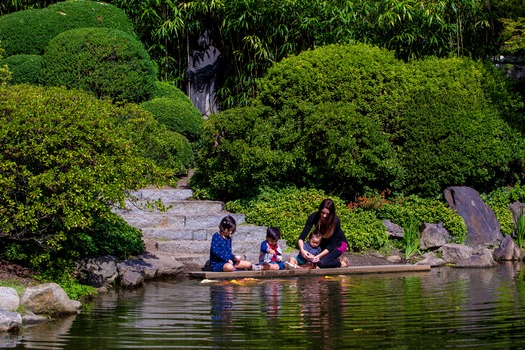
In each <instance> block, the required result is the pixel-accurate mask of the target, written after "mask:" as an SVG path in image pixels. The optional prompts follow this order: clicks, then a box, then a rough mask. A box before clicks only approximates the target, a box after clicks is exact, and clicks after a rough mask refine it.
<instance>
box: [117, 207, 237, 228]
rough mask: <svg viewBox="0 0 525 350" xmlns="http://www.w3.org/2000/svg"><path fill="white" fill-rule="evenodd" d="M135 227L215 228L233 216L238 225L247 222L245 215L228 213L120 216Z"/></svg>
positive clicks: (132, 214) (135, 214)
mask: <svg viewBox="0 0 525 350" xmlns="http://www.w3.org/2000/svg"><path fill="white" fill-rule="evenodd" d="M119 215H120V216H121V217H122V218H123V219H124V220H126V222H127V223H128V224H130V225H131V226H133V227H136V228H139V229H144V228H189V229H193V228H196V229H199V228H209V227H211V228H213V227H216V228H218V227H219V224H220V222H221V220H222V218H223V217H225V216H226V215H231V216H232V217H233V218H234V219H235V221H236V222H237V224H242V223H243V222H244V221H245V217H244V214H234V213H228V212H226V211H224V212H219V213H213V214H202V215H177V214H171V213H143V214H140V213H139V214H137V213H121V214H119Z"/></svg>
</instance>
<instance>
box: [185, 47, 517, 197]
mask: <svg viewBox="0 0 525 350" xmlns="http://www.w3.org/2000/svg"><path fill="white" fill-rule="evenodd" d="M259 89H260V94H259V95H258V99H259V102H258V103H256V104H255V105H254V106H253V107H247V108H238V109H230V110H228V111H225V112H223V113H222V114H220V115H216V116H212V117H211V118H210V119H209V120H208V121H207V122H206V123H205V127H204V132H203V136H202V146H201V147H200V148H199V150H198V160H197V163H198V169H197V171H196V174H195V177H194V180H193V181H194V182H192V183H193V184H194V185H195V186H197V187H200V188H201V189H205V190H206V191H208V193H209V195H211V196H212V197H219V198H228V199H230V198H238V197H237V196H239V195H241V193H242V195H245V194H247V191H250V190H252V191H256V190H257V188H258V187H262V186H272V187H275V186H283V185H290V184H295V185H297V186H300V187H315V188H319V189H323V190H325V191H326V192H328V193H333V194H336V195H340V196H342V197H343V198H353V197H354V196H355V195H356V194H362V193H364V192H365V191H366V190H367V189H376V190H378V191H383V190H386V189H388V190H394V192H397V193H405V194H410V193H417V194H421V195H424V196H434V197H435V196H440V195H441V193H442V190H443V189H444V188H445V187H448V186H451V185H465V186H474V187H476V188H477V189H478V190H480V191H483V190H487V189H491V188H493V186H495V185H504V184H508V183H512V182H513V181H516V180H517V179H519V178H520V177H521V176H522V172H523V161H522V160H523V159H524V153H523V150H524V142H525V139H524V137H523V135H522V134H520V132H519V131H518V130H515V129H513V127H512V126H517V125H518V122H517V121H518V120H519V121H520V122H519V124H520V125H523V115H522V114H521V115H520V114H519V112H520V108H522V106H523V103H522V101H521V100H520V99H519V97H517V96H516V94H514V93H512V91H511V90H510V89H508V86H507V85H506V80H505V78H504V77H503V76H502V74H501V72H499V71H496V70H494V69H493V68H491V67H488V66H485V65H483V64H481V63H479V62H474V61H472V60H470V59H439V60H438V59H435V58H430V59H426V60H421V61H417V62H413V63H409V64H406V63H403V62H401V61H398V60H396V59H395V58H394V56H393V53H392V52H389V51H386V50H382V49H378V48H374V47H370V46H368V45H331V46H326V47H323V48H319V49H316V50H312V51H308V52H304V53H302V54H301V55H298V56H296V57H290V58H288V59H285V60H283V61H282V62H280V63H278V64H275V65H274V66H273V67H272V68H271V69H270V70H269V71H268V74H267V75H266V76H265V77H264V78H262V79H261V80H260V83H259ZM510 116H513V117H512V118H514V119H515V122H513V123H510V124H509V123H508V122H507V121H508V120H510V119H509V118H510ZM232 169H235V171H232ZM240 189H243V190H242V191H239V190H240Z"/></svg>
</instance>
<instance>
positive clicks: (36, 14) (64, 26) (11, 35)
mask: <svg viewBox="0 0 525 350" xmlns="http://www.w3.org/2000/svg"><path fill="white" fill-rule="evenodd" d="M86 27H105V28H112V29H119V30H122V31H125V32H126V33H128V34H130V35H133V24H132V23H131V21H130V19H129V18H128V17H127V15H126V13H125V12H124V11H122V10H121V9H119V8H118V7H116V6H114V5H110V4H105V3H102V2H95V1H83V0H80V1H66V2H60V3H57V4H55V5H51V6H49V7H47V8H45V9H30V10H25V11H18V12H15V13H11V14H8V15H4V16H1V17H0V42H2V47H3V48H4V49H5V51H6V52H5V56H6V57H8V56H11V55H15V54H35V55H41V54H43V53H44V51H45V49H46V47H47V44H48V43H49V41H50V40H51V39H52V38H54V37H55V36H56V35H58V34H60V33H62V32H65V31H67V30H70V29H76V28H86Z"/></svg>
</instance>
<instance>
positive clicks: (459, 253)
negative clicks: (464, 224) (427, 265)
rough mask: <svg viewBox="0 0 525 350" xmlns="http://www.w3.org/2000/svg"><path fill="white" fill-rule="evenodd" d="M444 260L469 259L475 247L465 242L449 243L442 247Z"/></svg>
mask: <svg viewBox="0 0 525 350" xmlns="http://www.w3.org/2000/svg"><path fill="white" fill-rule="evenodd" d="M441 251H442V253H443V260H445V261H446V262H447V263H453V264H455V263H458V262H459V261H462V260H465V259H468V258H469V257H470V256H471V255H472V251H473V249H472V248H470V247H467V246H466V245H464V244H457V243H447V244H445V245H444V246H443V247H442V248H441Z"/></svg>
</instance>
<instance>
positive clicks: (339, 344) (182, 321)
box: [0, 264, 525, 350]
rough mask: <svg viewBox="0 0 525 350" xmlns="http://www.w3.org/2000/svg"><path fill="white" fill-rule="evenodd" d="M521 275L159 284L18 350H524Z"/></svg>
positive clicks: (453, 272) (25, 340) (460, 272)
mask: <svg viewBox="0 0 525 350" xmlns="http://www.w3.org/2000/svg"><path fill="white" fill-rule="evenodd" d="M521 271H522V265H520V264H518V265H516V264H504V265H500V266H498V267H497V268H493V269H468V270H467V269H454V268H448V267H445V268H436V269H433V270H432V271H431V272H430V273H416V274H410V275H397V274H391V275H368V276H366V275H361V276H320V277H301V278H286V279H276V280H249V279H248V280H230V281H222V282H221V281H217V282H216V283H211V284H203V283H200V281H196V280H186V281H164V282H158V283H151V284H148V285H147V286H146V287H145V288H142V289H140V290H136V291H121V292H119V293H114V294H110V295H105V296H101V297H100V298H99V300H97V302H96V304H95V305H94V307H93V309H91V310H88V311H85V312H84V313H82V314H81V315H78V316H76V317H73V318H71V319H62V320H60V321H59V323H45V324H42V325H40V326H38V327H30V328H25V329H24V330H23V332H22V333H21V334H20V335H14V336H3V337H1V336H0V347H3V348H15V349H31V348H40V349H79V350H83V349H153V348H158V349H174V348H192V349H204V348H220V349H246V348H249V349H253V350H255V349H267V348H269V347H278V348H281V349H282V348H284V349H312V350H313V349H327V350H328V349H341V348H344V349H375V348H389V349H390V348H401V349H419V348H428V349H433V348H440V349H441V348H443V347H451V348H457V347H467V348H470V347H489V348H502V349H509V348H521V347H524V346H525V334H524V332H523V331H522V330H523V327H524V326H525V317H524V315H525V312H524V311H525V284H524V282H523V278H516V275H517V274H520V273H522V272H521Z"/></svg>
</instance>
